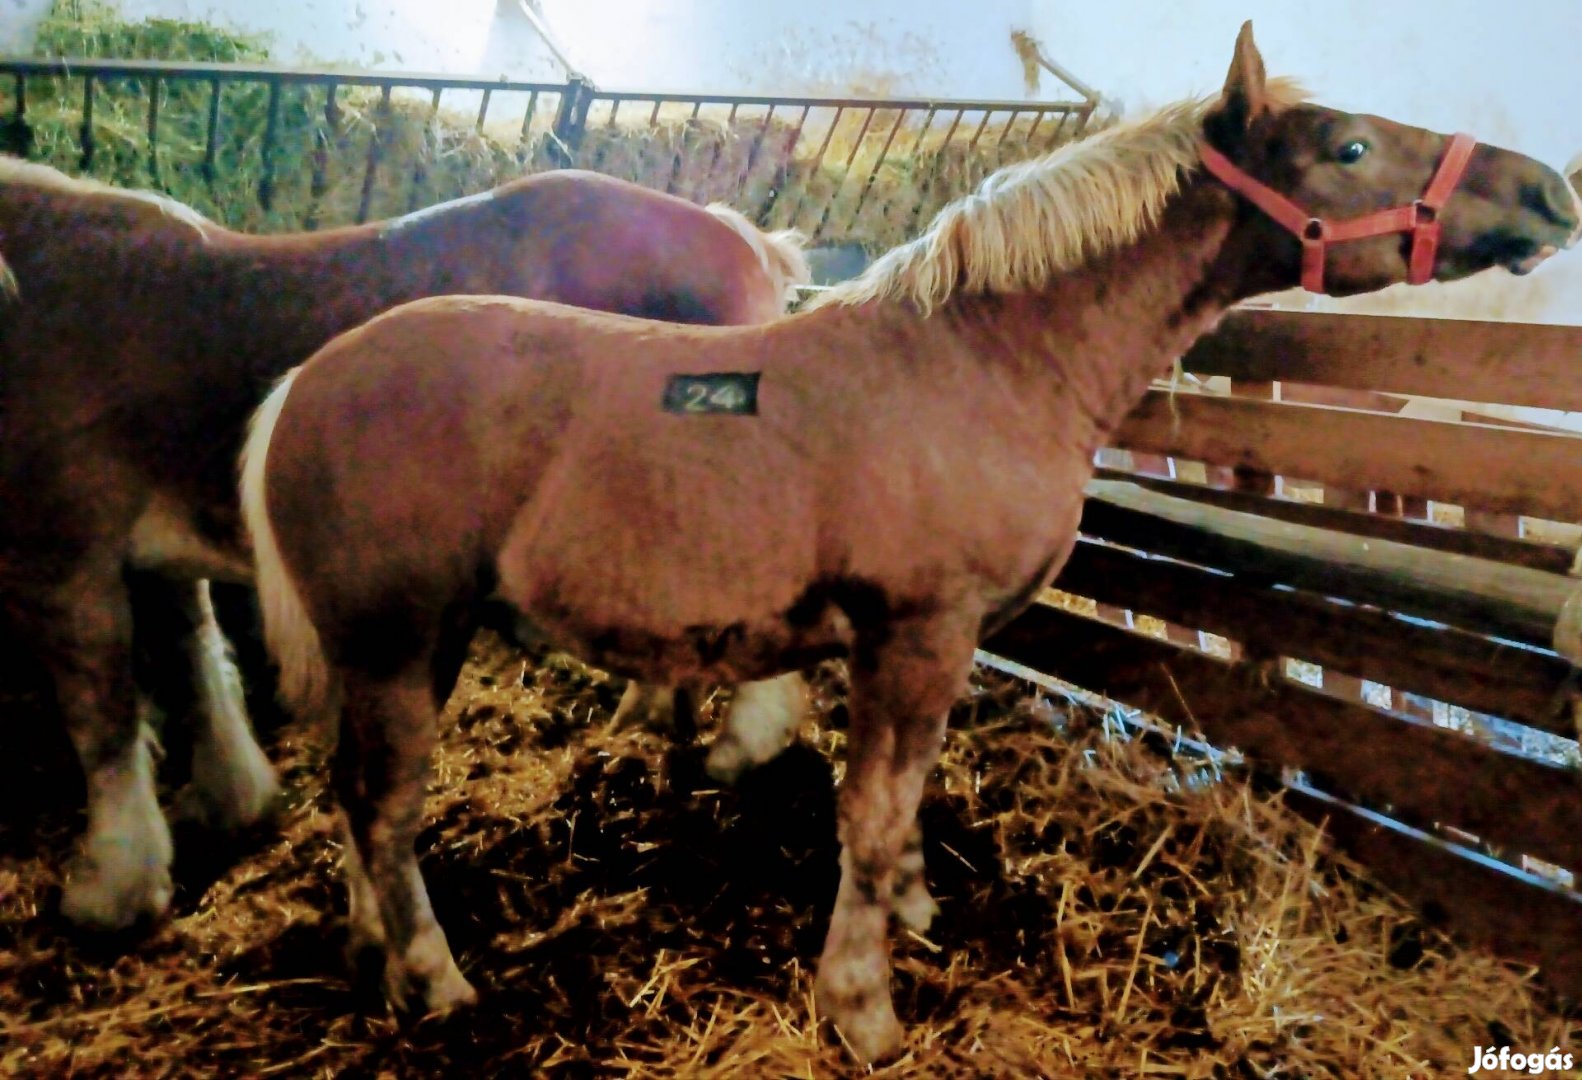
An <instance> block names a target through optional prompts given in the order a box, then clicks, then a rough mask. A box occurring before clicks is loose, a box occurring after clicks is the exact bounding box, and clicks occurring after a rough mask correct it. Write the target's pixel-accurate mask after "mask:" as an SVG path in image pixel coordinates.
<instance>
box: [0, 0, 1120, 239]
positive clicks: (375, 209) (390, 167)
mask: <svg viewBox="0 0 1582 1080" xmlns="http://www.w3.org/2000/svg"><path fill="white" fill-rule="evenodd" d="M34 51H35V52H37V53H38V54H39V55H43V56H66V57H110V58H117V59H128V58H138V59H155V60H202V61H221V62H235V63H264V62H267V61H269V59H270V56H269V42H268V40H267V39H266V38H264V37H262V36H257V35H248V34H240V33H237V32H235V31H232V30H228V29H223V28H221V27H218V26H214V25H211V24H208V23H203V22H192V21H184V20H178V19H143V20H130V19H127V18H125V17H124V16H123V15H122V14H121V12H120V10H119V8H118V7H117V6H116V5H115V4H113V3H106V2H104V0H54V4H53V6H52V7H51V9H50V11H49V13H48V15H47V16H46V18H45V19H44V21H43V22H42V24H41V26H40V29H39V32H38V39H37V42H36V45H35V50H34ZM209 92H210V91H209V86H208V84H207V83H204V82H201V81H190V80H181V81H167V82H165V83H164V84H163V89H162V91H161V98H160V105H159V125H158V132H159V137H158V146H159V151H158V154H157V155H156V157H155V160H154V161H152V162H151V161H150V160H149V157H148V129H147V124H148V86H147V84H146V81H145V80H139V79H104V80H99V81H98V84H97V89H96V92H95V97H94V111H93V120H92V125H91V130H92V134H93V144H94V156H93V161H92V164H91V167H90V168H89V170H88V172H89V173H90V174H91V175H93V176H95V177H96V178H98V179H100V180H104V181H106V182H109V183H114V184H119V185H122V186H130V187H154V188H158V189H160V190H163V191H164V192H165V193H167V194H169V195H171V196H173V197H174V198H176V199H179V200H181V201H182V202H185V203H188V204H190V205H192V206H194V207H196V208H197V209H198V210H199V211H201V212H202V213H204V214H206V215H207V216H209V217H212V218H213V219H215V220H216V221H219V222H222V223H224V224H226V225H229V226H231V227H233V228H239V229H245V230H249V231H262V232H273V231H280V230H288V229H302V228H311V227H326V226H330V225H341V224H346V223H349V222H352V221H355V220H356V219H357V217H358V211H359V209H360V207H361V203H362V200H363V197H364V193H363V184H364V172H365V167H366V165H367V162H368V161H369V160H370V155H371V154H373V153H374V151H373V149H372V144H373V141H374V139H375V135H376V134H377V144H378V145H377V153H376V156H377V164H376V167H375V171H374V173H373V181H372V185H371V187H370V188H369V190H368V216H369V217H370V218H374V219H378V218H384V217H391V216H395V215H399V214H403V213H406V212H408V211H410V210H415V209H418V208H420V207H422V206H426V205H430V204H432V203H435V202H440V201H443V200H446V199H451V198H455V197H457V196H460V195H466V194H469V193H472V192H476V191H481V190H484V189H486V188H489V187H492V186H494V185H496V184H499V183H502V182H504V181H506V180H508V179H512V178H514V177H517V176H520V175H522V174H523V173H525V172H534V171H538V170H541V169H545V168H552V167H555V166H556V165H559V164H571V165H575V166H578V167H582V168H589V169H595V170H598V171H600V172H605V173H609V174H611V175H614V176H619V177H621V178H623V179H627V180H632V181H635V182H637V183H640V184H643V185H645V186H648V187H653V188H657V189H659V190H669V191H674V192H676V193H677V194H680V195H682V196H684V197H686V198H690V199H693V200H694V201H697V202H699V203H707V202H710V201H714V200H720V201H723V202H727V203H729V204H731V205H732V206H735V207H736V208H737V209H740V210H742V211H743V212H745V213H748V214H749V215H754V216H756V215H759V214H762V215H763V216H764V220H763V225H764V227H765V228H769V229H781V228H802V229H805V230H806V231H808V232H809V234H810V235H811V234H815V233H817V234H818V236H817V238H818V239H819V240H820V241H821V242H826V243H844V244H857V245H861V246H863V247H864V248H866V249H868V250H869V251H870V252H877V251H882V250H887V249H889V248H891V247H894V246H896V245H898V244H900V243H902V242H904V241H906V240H908V239H910V238H911V237H912V236H914V235H916V233H917V232H918V231H919V230H920V229H921V228H922V227H923V226H925V225H926V224H927V223H928V221H929V220H930V219H931V218H932V217H933V215H934V213H935V212H936V211H938V210H939V208H940V207H942V206H943V205H944V204H945V203H946V202H948V201H950V200H951V199H954V198H956V197H957V196H959V195H962V194H964V193H966V192H967V191H969V190H971V189H972V188H973V187H975V186H976V185H977V183H978V182H979V181H980V180H981V179H982V178H983V177H984V176H987V175H988V174H989V173H990V172H992V171H994V170H995V169H997V168H999V167H1000V166H1001V165H1004V164H1007V163H1009V162H1012V161H1017V160H1021V159H1023V158H1027V157H1030V156H1033V155H1035V154H1038V153H1042V152H1045V151H1046V150H1050V149H1053V148H1054V147H1056V146H1058V145H1060V144H1061V143H1062V142H1065V141H1068V140H1069V139H1070V138H1071V137H1073V136H1074V135H1075V134H1077V129H1078V125H1077V124H1076V123H1075V122H1074V121H1073V120H1071V119H1070V118H1062V117H1050V118H1046V119H1038V120H1035V119H1033V118H1031V117H1026V116H1024V117H1021V118H1019V119H1017V120H1015V122H1013V123H1010V124H1009V125H1008V126H1007V125H1006V124H1005V116H1004V115H1003V114H1001V115H997V116H996V117H995V120H994V123H993V124H991V125H985V124H984V120H985V118H984V117H983V115H982V114H981V113H967V114H965V115H964V116H961V117H958V116H956V114H955V113H954V112H952V111H949V110H942V111H940V112H939V113H938V114H937V115H936V116H933V117H931V118H930V119H929V123H928V125H927V128H926V130H925V129H924V127H923V126H922V124H921V123H920V122H919V123H909V124H907V125H903V126H902V127H901V128H900V129H897V130H896V133H895V137H894V140H893V141H892V140H891V138H890V134H891V130H892V128H893V127H894V124H895V120H896V115H897V114H896V113H895V112H894V111H890V110H884V109H877V110H875V112H874V114H873V116H872V117H871V119H870V118H869V117H868V114H867V110H866V109H860V108H853V109H847V110H844V111H843V112H842V113H841V115H840V118H839V120H838V122H834V123H833V126H832V120H833V113H832V111H831V110H820V111H818V112H815V113H813V114H812V115H811V116H810V117H808V118H806V123H805V124H804V123H803V122H802V118H800V117H798V115H797V114H798V110H794V109H793V110H782V111H781V112H779V113H776V114H775V115H774V116H772V117H767V118H766V114H765V112H764V110H763V109H761V108H759V107H755V106H744V107H741V108H739V109H737V108H731V107H729V106H727V105H724V104H713V105H709V106H707V107H705V108H704V109H703V111H702V112H701V113H700V114H699V115H696V116H693V115H692V106H691V105H675V104H670V105H667V106H666V107H665V108H662V109H656V108H654V107H653V105H652V103H650V102H643V101H637V102H629V103H625V107H624V108H622V109H620V110H619V111H618V112H617V113H616V115H615V117H614V122H612V118H611V116H610V105H609V104H608V103H607V102H596V103H595V107H594V109H593V111H592V112H591V113H590V115H589V117H588V120H587V125H586V130H585V132H584V134H583V136H582V139H581V142H580V144H579V145H578V146H576V147H567V146H565V145H564V144H562V143H561V142H560V141H559V139H557V138H556V137H555V136H554V135H553V134H552V133H551V131H550V126H551V121H552V120H553V117H554V113H555V109H556V105H557V103H558V102H557V98H556V96H555V95H554V94H546V95H544V96H543V98H542V99H541V100H540V101H539V102H538V104H537V106H536V111H535V112H534V114H533V119H532V123H531V124H530V125H529V130H528V131H527V132H526V137H525V138H524V137H523V132H522V121H523V117H524V113H525V110H526V101H525V96H524V95H522V94H504V95H500V96H501V97H503V98H508V99H512V100H511V101H509V102H508V103H506V104H497V105H496V107H495V108H494V109H493V110H492V111H491V112H490V113H489V114H488V117H487V120H486V122H485V123H484V124H483V125H482V126H481V127H480V125H479V124H478V117H477V113H476V111H469V112H467V113H463V112H460V111H457V110H453V109H451V108H449V107H448V106H446V105H445V104H444V102H445V99H443V98H442V99H441V107H439V108H438V109H436V108H434V106H433V104H432V102H431V101H430V100H429V99H427V98H426V97H425V96H424V95H422V94H418V93H415V92H413V91H411V90H410V89H408V90H400V91H398V92H397V93H396V94H394V95H393V96H392V97H391V99H390V100H389V101H388V102H385V101H383V100H381V97H380V93H379V91H378V90H376V89H372V88H366V87H342V88H341V89H340V90H339V91H338V93H337V95H336V98H335V105H334V107H333V108H331V107H330V104H329V95H328V93H327V91H326V90H325V89H324V88H323V87H319V86H311V87H302V86H288V87H287V88H286V89H284V90H283V91H282V93H281V96H280V102H279V113H278V116H277V117H276V123H275V140H274V143H273V147H274V149H273V167H272V170H270V169H267V168H266V165H265V161H264V158H263V150H262V147H263V141H264V139H263V136H264V132H265V129H266V127H267V124H268V121H267V115H268V110H269V89H268V87H267V86H266V85H264V84H263V83H246V82H238V83H230V84H225V86H224V88H223V90H222V98H221V107H220V124H219V129H218V137H217V142H216V167H215V171H214V176H213V178H212V182H211V180H210V179H209V178H206V177H205V176H204V174H203V172H202V169H201V165H202V162H203V159H204V150H205V145H206V141H207V132H208V128H207V124H208V109H209ZM518 98H522V99H523V100H521V101H516V100H515V99H518ZM27 100H28V108H27V120H28V123H29V126H30V129H31V138H32V148H31V151H30V154H31V156H32V157H34V158H35V159H38V160H41V161H44V162H46V163H48V164H50V165H53V166H55V167H56V168H60V169H62V170H64V171H66V172H70V173H77V172H78V171H80V159H81V156H82V128H83V110H82V83H81V81H80V80H76V79H58V78H55V77H34V78H29V79H28V80H27ZM650 121H652V122H651V123H650ZM980 129H981V130H980ZM1089 130H1092V125H1090V127H1089ZM16 134H17V133H15V132H11V133H9V136H10V138H15V136H16ZM7 136H8V132H7V130H6V125H5V123H4V121H3V120H0V147H3V146H4V145H6V141H7ZM948 136H954V137H948ZM266 176H268V177H269V179H270V184H269V186H270V189H271V194H272V201H271V202H270V205H269V207H268V208H265V207H264V206H263V205H262V204H261V202H260V200H259V197H258V196H259V192H260V189H261V187H262V186H264V183H265V179H266Z"/></svg>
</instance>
